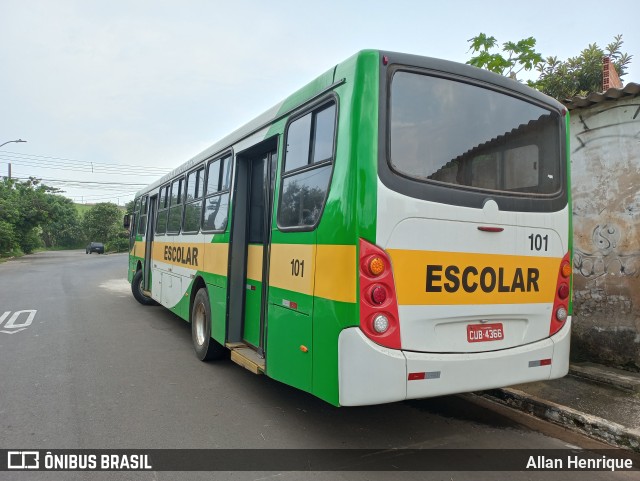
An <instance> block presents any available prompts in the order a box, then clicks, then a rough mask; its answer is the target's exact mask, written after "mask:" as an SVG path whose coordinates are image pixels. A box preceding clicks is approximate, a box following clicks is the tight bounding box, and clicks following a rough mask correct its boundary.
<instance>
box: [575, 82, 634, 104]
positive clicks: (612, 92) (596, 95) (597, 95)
mask: <svg viewBox="0 0 640 481" xmlns="http://www.w3.org/2000/svg"><path fill="white" fill-rule="evenodd" d="M637 95H640V84H637V83H633V82H632V83H628V84H627V85H625V86H624V87H623V88H621V89H620V88H610V89H609V90H607V91H606V92H591V93H590V94H589V95H587V96H586V97H581V96H579V95H576V96H575V97H572V98H570V99H565V100H563V101H562V103H563V104H564V105H566V106H567V108H568V109H569V110H574V109H583V108H585V107H591V106H592V105H594V104H599V103H600V102H605V101H607V100H618V99H622V98H630V97H635V96H637Z"/></svg>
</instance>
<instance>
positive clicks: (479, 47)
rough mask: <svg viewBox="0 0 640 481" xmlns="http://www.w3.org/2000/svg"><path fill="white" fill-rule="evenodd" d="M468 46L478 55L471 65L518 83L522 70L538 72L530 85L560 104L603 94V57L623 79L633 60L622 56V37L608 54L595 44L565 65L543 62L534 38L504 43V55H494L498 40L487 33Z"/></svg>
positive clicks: (618, 38) (607, 49)
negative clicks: (576, 97)
mask: <svg viewBox="0 0 640 481" xmlns="http://www.w3.org/2000/svg"><path fill="white" fill-rule="evenodd" d="M469 43H470V44H471V47H470V48H469V50H470V51H472V53H474V54H477V55H475V56H473V57H471V59H470V60H469V61H468V62H467V63H468V64H470V65H474V66H476V67H480V68H484V69H487V70H490V71H491V72H495V73H498V74H501V75H505V76H507V77H511V78H513V79H516V75H517V74H518V73H520V72H521V71H522V70H527V71H528V70H532V69H535V70H537V71H538V72H539V76H538V79H537V80H533V81H531V80H530V81H528V82H527V83H528V85H529V86H530V87H533V88H536V89H538V90H540V91H541V92H543V93H545V94H547V95H549V96H551V97H555V98H556V99H558V100H564V99H566V98H569V97H573V96H574V95H586V94H588V93H589V92H599V91H601V90H602V58H603V57H605V56H609V57H610V58H611V61H612V63H613V65H614V66H615V68H616V71H617V72H618V76H619V77H620V78H622V77H623V76H624V75H625V74H626V70H627V67H628V66H629V64H630V63H631V59H632V56H631V55H629V54H627V53H622V50H621V48H622V44H623V41H622V35H616V36H615V37H614V41H613V42H611V43H610V44H609V45H607V47H606V51H605V50H603V49H601V48H600V47H598V45H597V44H595V43H593V44H590V45H589V46H588V47H587V48H585V49H584V50H583V51H582V52H581V53H580V55H578V56H576V57H572V58H569V59H568V60H567V61H565V62H563V61H560V60H558V58H557V57H547V58H546V60H543V59H542V57H541V56H540V54H539V53H537V52H536V51H535V50H534V47H535V44H536V40H535V39H534V38H533V37H528V38H526V39H523V40H520V41H519V42H517V43H513V42H505V43H504V44H503V45H502V53H501V52H494V53H492V52H491V50H492V49H495V48H497V45H498V42H497V40H496V38H495V37H487V35H486V34H484V33H480V34H479V35H477V36H476V37H473V38H472V39H470V40H469Z"/></svg>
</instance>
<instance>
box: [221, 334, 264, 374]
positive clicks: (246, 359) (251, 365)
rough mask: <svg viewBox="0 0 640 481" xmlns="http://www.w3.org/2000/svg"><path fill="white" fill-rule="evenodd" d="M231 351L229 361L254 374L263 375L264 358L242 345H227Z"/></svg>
mask: <svg viewBox="0 0 640 481" xmlns="http://www.w3.org/2000/svg"><path fill="white" fill-rule="evenodd" d="M227 347H228V348H229V349H230V350H231V360H232V361H233V362H235V363H236V364H239V365H240V366H242V367H244V368H245V369H248V370H249V371H251V372H252V373H254V374H262V373H264V358H263V357H260V356H259V355H258V353H257V352H256V351H254V350H253V349H251V348H250V347H249V346H247V345H246V344H243V343H231V342H229V343H227Z"/></svg>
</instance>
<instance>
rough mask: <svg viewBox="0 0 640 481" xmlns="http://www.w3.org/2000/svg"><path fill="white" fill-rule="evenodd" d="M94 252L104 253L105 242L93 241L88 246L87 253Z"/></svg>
mask: <svg viewBox="0 0 640 481" xmlns="http://www.w3.org/2000/svg"><path fill="white" fill-rule="evenodd" d="M92 252H97V253H98V254H104V244H103V243H101V242H92V243H91V244H89V245H88V246H87V249H86V253H87V254H91V253H92Z"/></svg>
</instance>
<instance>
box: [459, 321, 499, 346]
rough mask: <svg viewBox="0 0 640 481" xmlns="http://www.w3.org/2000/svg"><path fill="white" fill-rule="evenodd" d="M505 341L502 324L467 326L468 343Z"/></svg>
mask: <svg viewBox="0 0 640 481" xmlns="http://www.w3.org/2000/svg"><path fill="white" fill-rule="evenodd" d="M502 339H504V330H503V329H502V323H496V324H472V325H469V326H467V341H468V342H487V341H501V340H502Z"/></svg>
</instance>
